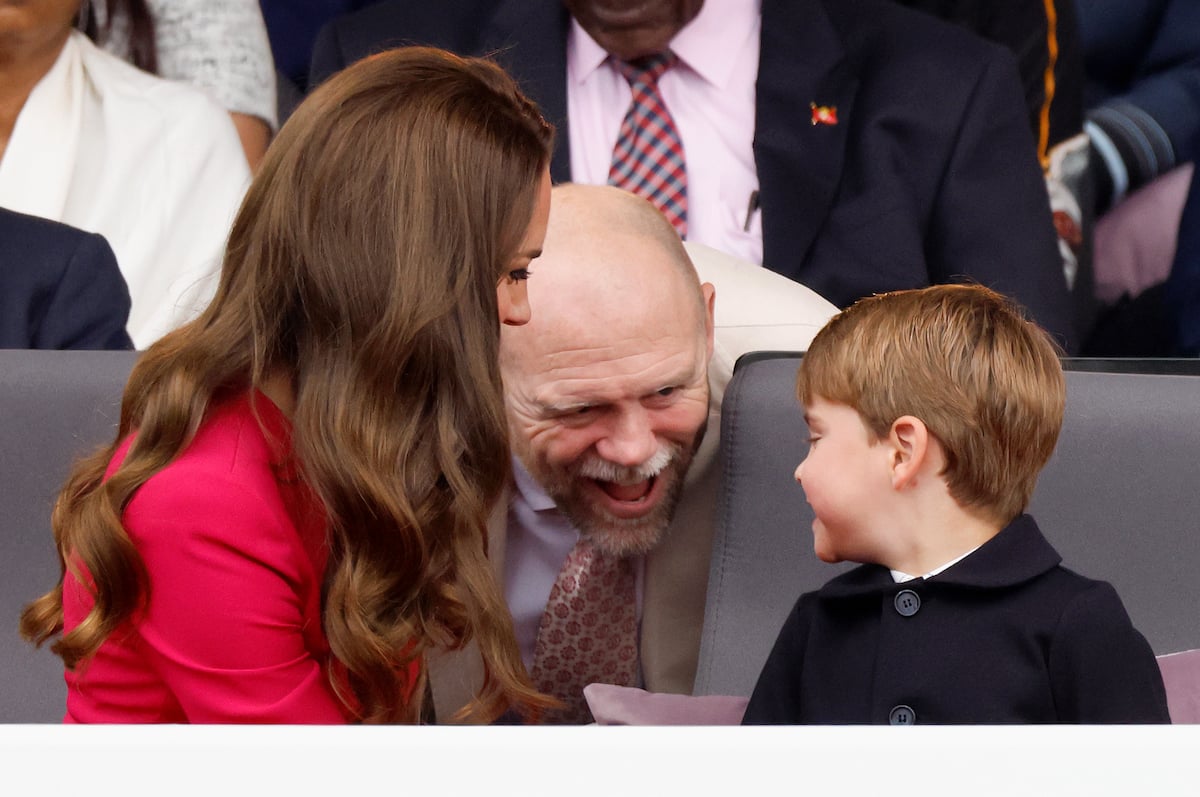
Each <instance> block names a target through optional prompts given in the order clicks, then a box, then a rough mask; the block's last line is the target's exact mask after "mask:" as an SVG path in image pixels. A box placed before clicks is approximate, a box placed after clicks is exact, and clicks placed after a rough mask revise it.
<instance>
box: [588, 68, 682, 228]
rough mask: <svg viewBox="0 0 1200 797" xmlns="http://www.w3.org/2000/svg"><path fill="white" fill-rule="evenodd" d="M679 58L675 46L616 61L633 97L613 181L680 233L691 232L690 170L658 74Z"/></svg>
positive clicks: (616, 153) (610, 178) (610, 177)
mask: <svg viewBox="0 0 1200 797" xmlns="http://www.w3.org/2000/svg"><path fill="white" fill-rule="evenodd" d="M678 61H679V58H678V56H676V55H675V54H674V53H672V52H670V51H667V52H664V53H659V54H657V55H651V56H647V57H645V58H639V59H637V60H636V61H615V64H616V67H617V69H618V70H620V72H621V74H622V75H624V76H625V79H626V80H628V81H629V88H630V90H631V91H632V92H633V102H632V103H630V105H629V112H628V113H626V114H625V120H624V121H623V122H621V132H620V134H619V135H618V136H617V146H616V147H615V148H614V149H613V160H612V167H611V168H610V169H609V172H608V183H609V185H615V186H617V187H619V188H624V189H625V190H626V191H632V192H633V193H635V194H637V195H638V196H641V197H645V198H646V199H648V200H650V202H651V203H653V204H654V205H655V206H656V207H657V208H658V209H659V210H661V211H662V213H663V215H664V216H666V217H667V221H669V222H671V224H672V226H674V227H675V229H676V230H677V231H678V232H679V235H680V237H686V236H687V169H686V167H685V163H684V157H683V140H682V139H680V137H679V130H678V129H677V128H676V127H675V120H674V119H672V118H671V113H670V111H668V110H667V106H666V103H664V102H663V98H662V94H660V93H659V91H658V79H659V78H660V77H662V75H663V73H664V72H666V71H667V70H668V69H670V68H671V67H672V66H674V65H675V64H676V63H677V62H678Z"/></svg>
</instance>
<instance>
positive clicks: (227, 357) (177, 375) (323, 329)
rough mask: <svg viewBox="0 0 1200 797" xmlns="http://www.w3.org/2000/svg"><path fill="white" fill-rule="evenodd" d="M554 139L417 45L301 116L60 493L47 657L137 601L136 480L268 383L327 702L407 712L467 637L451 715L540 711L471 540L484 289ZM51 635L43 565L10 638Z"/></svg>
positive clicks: (498, 469)
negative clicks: (35, 591)
mask: <svg viewBox="0 0 1200 797" xmlns="http://www.w3.org/2000/svg"><path fill="white" fill-rule="evenodd" d="M552 135H553V133H552V129H551V128H550V126H549V125H547V123H546V122H545V121H544V120H543V119H542V117H541V115H540V114H539V113H538V111H537V109H536V108H535V107H534V106H533V104H532V103H530V102H529V101H528V100H527V99H526V98H525V97H523V96H522V95H521V93H520V92H519V91H518V89H517V87H516V85H515V84H514V82H513V81H512V79H511V78H509V77H508V76H507V75H506V74H505V73H504V72H503V71H501V70H500V69H499V68H498V67H497V66H495V65H493V64H492V63H490V62H488V61H485V60H480V59H470V58H458V57H456V56H453V55H450V54H448V53H444V52H442V51H439V50H432V49H426V48H416V47H411V48H402V49H398V50H392V51H389V52H385V53H381V54H378V55H375V56H372V57H370V58H368V59H366V60H364V61H360V62H358V63H357V64H355V65H353V66H351V67H349V68H348V69H346V70H344V71H343V72H341V73H339V74H337V75H335V76H334V77H333V78H331V79H330V80H329V81H328V82H326V83H325V84H324V85H322V86H321V87H320V88H318V89H317V90H316V91H315V92H314V93H313V94H312V95H311V96H310V97H309V98H308V99H307V100H306V101H305V102H304V103H302V104H301V105H300V107H299V108H298V109H297V110H296V112H295V113H294V114H293V116H292V117H291V119H290V120H289V121H288V123H287V124H286V125H285V126H284V127H283V129H282V130H281V131H280V133H279V136H278V137H277V139H276V141H275V142H274V143H273V144H272V146H271V148H270V151H269V152H268V153H267V156H266V159H265V160H264V162H263V166H262V170H261V172H260V173H259V174H258V176H257V177H256V179H255V181H254V183H253V184H252V185H251V187H250V190H249V192H248V194H247V196H246V199H245V201H244V203H243V205H242V208H241V211H240V212H239V214H238V217H237V220H236V222H235V223H234V225H233V230H232V232H231V235H230V240H229V245H228V248H227V251H226V256H225V262H224V266H223V270H222V274H221V282H220V286H219V288H218V291H217V295H216V297H215V299H214V300H213V302H212V304H211V305H210V307H209V308H208V309H207V310H206V311H205V312H204V314H203V315H202V316H201V317H199V318H198V319H197V320H196V321H194V322H192V323H191V324H188V325H187V326H185V327H183V328H181V329H179V330H177V331H175V332H173V333H171V334H170V335H168V336H166V337H164V338H163V339H162V340H160V341H159V342H158V343H156V344H155V345H154V346H153V347H151V348H150V349H149V350H148V351H147V352H146V353H145V354H144V355H143V356H142V357H141V358H140V360H139V362H138V364H137V366H136V367H135V369H134V371H133V373H132V375H131V376H130V380H129V384H128V385H127V387H126V389H125V395H124V399H123V403H122V408H121V421H120V428H119V430H118V433H117V442H114V443H113V444H112V445H110V446H107V447H106V448H105V449H104V450H102V451H100V452H97V454H95V455H94V456H92V457H90V458H88V459H87V460H84V461H82V462H80V463H78V464H77V465H76V467H75V469H74V471H73V473H72V475H71V477H70V479H69V481H68V482H67V485H66V487H65V488H64V489H63V492H62V493H61V495H60V497H59V499H58V503H57V505H56V507H55V510H54V516H53V525H54V533H55V538H56V541H57V545H58V552H59V557H60V562H61V564H62V567H63V569H64V573H65V572H66V571H68V570H69V571H70V572H71V574H72V575H73V577H76V578H80V574H81V573H83V572H85V571H86V574H87V575H88V576H90V578H87V577H86V576H85V577H84V578H80V581H81V583H84V584H88V585H89V589H90V591H91V592H92V594H93V598H94V601H95V605H94V608H93V609H92V610H91V612H90V613H89V614H88V615H87V617H86V618H85V620H84V621H83V622H82V623H81V624H80V625H79V626H78V627H76V628H74V629H72V630H71V631H70V632H69V633H66V634H63V635H62V636H61V638H60V639H58V640H57V641H56V642H54V644H53V645H52V650H54V652H56V653H57V654H58V655H60V656H61V657H62V659H63V661H64V663H65V664H66V666H67V667H68V668H75V667H78V666H80V665H81V664H83V663H85V662H86V661H87V659H88V658H89V657H90V656H91V655H92V654H94V653H95V652H96V650H97V649H98V648H99V647H100V645H101V644H102V643H103V642H104V640H105V639H106V638H107V637H108V636H109V635H110V634H112V633H113V631H114V630H116V629H117V628H118V627H119V626H121V625H122V624H123V623H126V622H128V621H130V620H132V619H134V618H135V617H136V613H137V612H138V611H139V609H140V608H141V607H142V606H143V605H144V603H145V601H146V600H147V599H148V595H147V584H148V581H147V578H146V573H145V571H144V567H143V563H142V561H141V559H140V557H139V555H138V552H137V550H136V548H135V547H134V545H133V543H132V542H131V540H130V538H129V536H128V535H127V533H126V531H125V529H124V528H123V527H122V523H121V513H122V510H123V509H124V507H125V506H126V505H127V504H128V503H129V501H130V499H131V498H132V496H133V495H134V493H135V492H136V491H137V489H138V488H139V487H140V486H141V485H142V484H144V483H145V482H146V480H147V479H149V478H150V477H151V476H152V475H153V474H155V473H156V472H158V471H159V470H161V469H162V468H164V467H166V466H167V465H168V464H169V463H170V462H171V461H172V460H173V459H174V458H175V457H176V456H178V455H179V454H180V452H181V451H182V450H183V449H184V448H185V447H186V446H187V445H188V444H189V442H190V441H191V440H192V439H193V437H194V436H195V434H196V431H197V428H198V427H199V426H200V424H201V423H202V421H203V419H204V417H205V413H206V412H207V411H208V410H209V408H210V407H211V406H212V405H213V403H214V401H217V400H220V399H221V398H222V397H224V396H226V395H229V394H232V393H236V392H238V391H246V390H249V389H252V388H255V387H257V386H259V385H261V384H262V383H263V381H264V379H265V378H267V377H271V376H273V375H277V374H284V375H286V376H287V377H288V378H289V379H290V380H291V384H292V387H293V389H294V391H295V412H294V415H293V417H292V422H293V445H294V455H295V458H296V461H297V465H298V466H299V468H300V471H301V473H302V474H303V475H304V478H305V480H306V481H307V482H308V483H309V485H310V486H311V487H312V488H313V490H314V492H315V493H316V495H317V496H318V497H319V498H320V500H321V502H322V504H323V505H324V508H325V511H326V512H327V515H328V523H329V527H328V543H329V548H330V554H329V564H328V567H327V570H326V573H325V600H324V628H325V632H326V634H327V636H328V638H329V642H330V645H331V647H332V650H333V653H334V655H335V656H336V658H337V659H338V661H339V662H340V663H341V664H342V665H343V666H344V668H345V671H346V674H345V676H344V678H342V679H339V678H337V677H333V678H332V679H333V681H334V684H335V688H337V689H338V691H339V694H340V695H341V696H342V699H343V701H344V702H345V704H346V705H347V706H348V707H350V708H351V710H352V711H354V712H356V713H357V715H358V716H359V718H360V719H361V720H362V721H364V722H397V721H398V722H415V721H419V719H420V718H421V717H422V709H423V700H424V696H425V693H426V690H425V686H426V680H427V677H428V676H427V671H426V665H425V659H426V654H427V653H428V652H430V651H431V650H433V649H457V648H461V647H462V646H464V645H465V644H466V643H467V641H468V640H471V639H475V640H476V641H477V642H478V644H479V648H480V652H481V654H482V658H483V662H484V665H485V670H486V677H485V680H484V686H483V688H482V690H481V692H480V694H479V695H478V696H477V699H476V701H475V702H474V703H473V704H472V705H471V706H470V707H469V711H468V712H467V713H468V714H470V715H471V716H472V717H473V718H474V719H477V720H482V721H488V720H491V719H494V718H495V717H497V716H499V715H500V714H501V713H502V712H504V711H505V710H507V709H509V708H515V709H516V710H518V711H521V712H524V713H526V714H536V713H537V711H538V709H539V708H540V707H543V706H545V705H547V704H548V700H547V699H546V698H544V697H542V696H541V695H539V694H538V693H537V692H536V691H535V690H534V689H533V687H532V686H531V685H530V682H529V680H528V676H527V675H526V674H525V671H524V668H523V667H522V665H521V661H520V656H519V653H518V650H517V645H516V641H515V638H514V636H513V631H512V624H511V619H510V617H509V615H508V611H507V609H506V607H505V604H504V601H503V597H502V595H501V592H500V589H499V587H498V585H497V584H496V581H495V579H494V577H493V575H492V571H491V568H490V565H489V563H488V561H487V559H486V537H485V535H486V525H487V518H488V514H489V509H490V508H491V507H492V505H493V503H494V502H495V501H496V500H497V499H498V497H499V494H500V492H501V490H502V488H503V485H504V482H505V480H506V479H507V478H508V474H509V472H510V467H511V466H510V460H509V447H508V441H507V437H506V425H505V416H504V411H503V403H502V396H501V383H500V376H499V371H498V365H497V351H498V345H499V321H498V310H497V298H496V287H497V282H498V280H499V279H500V278H501V274H502V272H503V269H504V268H505V267H506V265H507V264H508V263H509V262H510V261H511V259H512V257H513V256H514V254H515V253H516V250H517V249H518V248H519V246H520V242H521V239H522V238H523V236H524V231H525V228H526V226H527V225H528V223H529V220H530V218H531V216H532V213H533V208H534V206H535V204H536V197H537V191H538V186H539V185H540V180H541V179H542V172H543V170H544V169H545V168H546V165H547V163H548V161H549V153H550V147H551V139H552ZM133 432H136V440H135V442H134V443H133V445H132V447H131V448H130V449H129V452H128V454H127V456H126V457H125V459H124V461H123V463H122V464H121V466H120V467H119V468H118V469H117V470H116V472H115V473H113V474H112V476H111V477H110V478H108V479H105V478H104V474H105V469H106V467H107V465H108V463H109V461H110V459H111V458H112V455H113V453H114V451H115V449H116V446H117V445H118V442H119V441H121V440H122V439H124V438H125V437H126V436H127V435H129V434H131V433H133ZM81 566H82V568H81ZM62 628H63V614H62V577H60V579H59V583H58V586H57V587H55V589H54V590H52V591H51V592H50V593H48V594H46V595H45V596H43V597H41V598H39V599H38V600H36V601H34V602H33V603H31V604H30V605H29V606H27V607H26V609H25V611H24V612H23V614H22V617H21V632H22V634H23V635H24V636H25V637H26V638H27V639H29V640H31V641H33V642H35V643H37V644H41V643H43V642H45V641H47V640H49V639H50V638H52V637H54V636H56V635H58V634H61V632H62ZM413 661H416V662H418V663H419V673H420V675H419V678H418V682H417V683H416V684H408V683H406V682H405V673H406V671H407V666H408V665H409V664H410V663H411V662H413ZM347 686H348V687H349V692H350V693H347V688H346V687H347ZM410 689H411V699H407V695H408V694H409V690H410ZM464 716H465V715H464Z"/></svg>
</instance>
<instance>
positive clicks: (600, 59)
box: [567, 0, 762, 265]
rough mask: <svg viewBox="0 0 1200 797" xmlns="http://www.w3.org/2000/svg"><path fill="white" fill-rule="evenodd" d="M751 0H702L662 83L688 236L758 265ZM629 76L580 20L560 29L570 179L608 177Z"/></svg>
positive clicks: (755, 46) (755, 43)
mask: <svg viewBox="0 0 1200 797" xmlns="http://www.w3.org/2000/svg"><path fill="white" fill-rule="evenodd" d="M760 27H761V25H760V3H759V2H758V0H706V2H705V3H704V6H703V8H701V10H700V13H699V14H697V15H696V18H695V19H693V20H692V21H691V22H690V23H688V24H687V25H686V26H685V27H684V28H683V29H682V30H681V31H679V33H677V34H676V35H675V38H673V39H672V40H671V50H672V51H674V53H675V54H676V55H677V56H679V60H680V63H679V64H678V65H677V66H675V67H673V68H671V69H669V70H668V71H667V72H666V74H664V75H663V76H662V78H661V79H660V80H659V90H660V91H661V92H662V95H663V101H664V102H665V103H666V105H667V108H668V110H670V112H671V116H672V118H673V119H674V120H675V125H676V127H678V128H679V135H680V138H681V139H682V140H683V149H684V158H685V160H686V163H687V181H688V187H687V190H688V236H687V237H688V240H689V241H695V242H696V243H702V244H706V245H708V246H711V247H713V248H714V249H719V250H721V251H723V252H726V253H728V254H731V255H734V256H737V257H740V258H741V259H743V260H748V261H750V262H752V263H757V264H759V265H761V264H762V217H761V214H759V213H757V212H753V211H752V210H751V200H750V198H751V196H752V195H754V194H756V192H757V191H758V173H757V171H756V169H755V164H754V149H753V144H754V108H755V100H754V87H755V82H756V80H757V76H758V53H759V33H760ZM630 98H631V94H630V90H629V83H628V82H626V80H625V78H624V77H622V76H621V73H620V72H618V71H617V69H616V67H614V66H613V64H612V61H611V60H610V59H609V56H608V53H607V52H605V51H604V49H603V48H601V47H600V45H598V44H596V42H595V40H594V39H592V37H591V36H589V35H588V34H587V33H586V32H585V31H584V30H583V28H581V27H580V26H579V23H578V22H576V21H575V20H572V21H571V29H570V31H569V33H568V35H567V117H568V118H569V119H570V120H571V124H570V125H569V126H568V136H569V143H570V149H571V178H572V180H574V181H575V182H577V183H587V184H592V185H603V184H604V183H607V182H608V170H609V166H610V165H611V164H612V152H613V147H615V146H616V143H617V134H618V132H619V131H620V128H621V121H622V120H623V119H624V118H625V112H626V111H627V110H628V108H629V103H630Z"/></svg>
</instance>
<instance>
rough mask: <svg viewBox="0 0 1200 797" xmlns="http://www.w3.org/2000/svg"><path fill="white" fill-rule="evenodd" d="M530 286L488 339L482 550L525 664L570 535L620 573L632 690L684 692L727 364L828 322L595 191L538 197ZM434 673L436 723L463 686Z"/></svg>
mask: <svg viewBox="0 0 1200 797" xmlns="http://www.w3.org/2000/svg"><path fill="white" fill-rule="evenodd" d="M689 255H690V258H689ZM532 271H533V278H532V279H531V280H530V281H529V301H530V305H531V307H532V311H533V312H532V320H531V321H530V322H529V323H528V324H527V325H525V326H524V327H521V328H518V327H512V328H508V327H505V328H504V330H503V333H502V339H501V368H502V371H503V374H504V388H505V398H506V405H507V409H508V417H509V427H510V432H511V438H512V447H513V452H514V478H513V484H512V487H511V489H510V491H509V495H508V500H507V502H506V504H505V506H504V507H502V508H501V509H500V510H498V511H497V512H496V513H495V514H494V516H493V523H492V527H491V529H490V538H489V552H490V555H491V556H492V558H493V561H494V562H495V565H496V567H497V570H498V573H499V576H500V578H501V581H502V584H503V585H504V591H505V597H506V599H507V600H508V604H509V608H510V610H511V611H512V614H513V621H514V624H515V627H516V632H517V641H518V644H519V645H520V647H521V651H522V655H523V658H524V659H525V662H526V665H527V666H529V667H531V668H532V667H533V659H534V650H535V647H536V644H537V636H538V627H539V622H540V620H541V618H542V615H543V613H544V612H545V609H546V604H547V600H548V598H549V596H550V592H551V589H552V588H553V586H554V583H555V579H556V577H557V575H558V573H559V570H560V568H561V567H562V565H563V562H564V559H565V558H566V557H567V555H568V554H569V553H570V552H571V550H572V549H573V548H574V547H575V544H576V542H578V541H579V539H580V537H581V535H582V536H584V537H587V538H590V539H591V540H592V541H593V542H594V543H595V545H596V547H597V548H599V549H602V550H603V551H605V552H607V553H609V554H612V555H615V556H618V557H626V558H629V559H630V560H631V561H632V562H633V564H634V569H635V571H636V574H637V584H638V589H637V597H636V603H637V605H636V606H635V607H634V608H635V611H636V618H637V624H638V634H637V637H638V641H639V645H638V648H639V649H638V652H637V653H638V661H639V664H640V667H639V673H638V684H639V685H642V686H645V688H647V689H648V690H650V691H654V692H674V693H680V694H689V693H690V692H691V690H692V682H693V680H694V678H695V672H696V662H697V656H698V652H699V645H700V631H701V625H702V622H703V616H704V597H705V591H706V588H707V583H708V567H709V551H710V549H711V540H712V532H713V517H714V513H715V509H716V493H717V468H716V450H717V438H718V436H719V430H720V402H721V398H722V396H723V395H724V389H725V385H726V384H727V383H728V381H729V378H730V376H731V375H732V372H733V365H734V363H735V361H736V359H737V357H738V356H740V355H741V354H743V353H744V352H746V351H752V350H759V349H777V350H803V349H805V348H807V346H808V343H809V341H810V340H811V339H812V337H813V335H814V334H816V332H817V330H819V329H820V327H821V326H823V325H824V323H825V321H826V320H828V318H830V317H831V316H832V315H833V314H834V313H835V312H836V310H837V308H836V307H834V306H833V305H832V304H830V303H829V302H827V301H825V300H824V299H822V298H821V297H820V296H818V295H817V294H815V293H814V292H812V291H811V290H809V289H807V288H805V287H804V286H802V285H799V284H798V283H795V282H793V281H791V280H788V279H786V278H784V277H782V276H780V275H778V274H776V273H774V272H771V271H769V270H767V269H763V268H761V267H758V266H755V265H752V264H749V263H745V262H743V261H739V260H736V259H734V258H731V257H728V256H726V255H723V254H721V253H719V252H717V251H715V250H713V249H709V248H707V247H704V246H699V245H694V244H688V245H686V248H685V245H684V244H682V243H681V242H680V240H679V236H678V235H677V234H676V233H675V231H674V229H673V228H672V227H671V226H670V224H668V223H667V222H666V220H665V219H664V218H663V216H662V215H661V214H660V213H659V212H658V211H657V210H656V209H655V208H654V207H653V206H652V205H650V204H649V203H648V202H646V201H644V200H642V199H640V198H638V197H635V196H633V195H632V194H628V193H626V192H624V191H621V190H620V189H617V188H612V187H609V186H582V185H563V186H559V187H557V188H555V189H554V191H553V194H552V199H551V210H550V221H549V227H548V229H547V233H546V239H545V244H544V246H543V253H542V255H541V257H540V258H538V260H537V261H535V262H534V264H533V266H532ZM439 669H440V672H439ZM450 673H451V671H450V670H446V669H445V668H436V667H435V675H434V694H435V702H436V704H437V712H438V716H439V717H443V718H445V717H447V716H449V715H450V714H451V713H453V710H454V709H455V708H456V707H457V706H460V705H462V703H463V702H464V701H465V700H466V699H468V698H469V695H470V694H471V690H472V687H473V685H474V683H475V682H474V680H473V679H474V678H475V677H477V675H478V674H477V673H472V674H467V675H464V674H462V673H461V672H454V673H453V674H450ZM448 712H449V713H448Z"/></svg>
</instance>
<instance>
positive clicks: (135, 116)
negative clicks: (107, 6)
mask: <svg viewBox="0 0 1200 797" xmlns="http://www.w3.org/2000/svg"><path fill="white" fill-rule="evenodd" d="M72 37H73V39H74V45H75V46H76V47H78V48H79V52H80V58H81V60H82V62H83V67H84V71H85V73H86V75H87V78H88V82H89V84H90V87H91V90H92V92H93V93H94V96H95V97H96V99H98V100H99V101H100V103H101V104H102V105H105V106H110V110H111V111H112V113H113V114H114V115H115V116H116V117H119V118H122V119H124V120H125V121H126V122H128V124H130V125H131V126H132V125H136V126H138V127H142V128H148V129H147V130H146V132H147V133H148V134H150V135H152V136H154V137H156V138H157V140H159V141H160V142H162V143H163V144H170V143H171V142H172V139H171V138H170V137H166V138H164V137H163V136H164V133H168V132H170V131H176V130H178V131H181V132H186V133H187V134H188V136H187V139H186V140H187V141H188V142H189V144H190V150H191V151H208V150H216V151H217V152H225V151H228V152H229V153H231V155H232V154H239V155H240V153H241V152H242V150H241V144H240V142H239V140H238V137H237V131H236V129H235V128H234V127H233V122H232V121H231V120H230V118H229V114H228V113H227V112H226V111H225V109H224V108H222V107H221V105H220V104H219V103H218V102H217V101H216V100H215V99H214V98H213V97H211V96H210V95H209V94H207V93H206V92H204V91H202V90H201V89H198V88H195V87H193V86H190V85H187V84H186V83H182V82H180V81H177V80H168V79H166V78H162V77H159V76H157V75H152V74H150V73H149V72H143V71H142V70H140V69H138V68H137V67H135V66H133V65H132V64H130V63H128V62H126V61H124V60H122V59H121V58H119V57H117V56H116V55H113V54H112V53H110V52H107V51H105V50H103V49H101V48H100V47H98V46H96V45H95V44H94V43H93V42H92V41H91V40H89V39H88V38H87V37H86V36H84V35H83V34H81V33H73V34H72ZM198 143H205V144H206V146H205V147H198V146H197V144H198ZM210 157H211V155H210ZM241 157H242V160H243V161H244V160H245V157H244V155H241ZM231 160H234V159H233V158H232V157H231Z"/></svg>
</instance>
